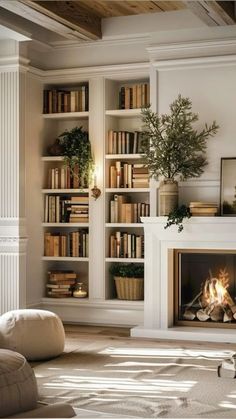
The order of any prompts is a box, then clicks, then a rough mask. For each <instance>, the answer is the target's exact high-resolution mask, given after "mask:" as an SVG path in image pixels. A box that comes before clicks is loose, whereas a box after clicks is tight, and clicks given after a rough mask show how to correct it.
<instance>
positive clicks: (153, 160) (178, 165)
mask: <svg viewBox="0 0 236 419" xmlns="http://www.w3.org/2000/svg"><path fill="white" fill-rule="evenodd" d="M191 108H192V102H191V100H190V99H189V98H184V97H182V96H181V95H179V96H178V98H177V99H176V100H175V101H174V102H173V103H172V104H171V105H170V111H171V112H170V115H167V114H164V115H160V116H159V115H157V114H156V113H154V112H152V111H151V109H150V108H146V109H143V110H142V119H143V122H144V127H143V131H142V133H141V138H142V153H143V154H144V163H145V166H146V167H148V169H149V173H150V176H152V177H153V178H154V179H156V180H159V178H164V182H160V188H159V205H158V206H159V214H158V215H168V214H169V213H170V212H171V211H173V210H174V209H175V208H176V207H177V206H178V195H177V180H178V178H179V179H180V180H186V179H188V178H195V177H199V176H201V174H202V173H203V169H204V167H205V166H206V164H207V160H206V156H205V151H206V147H207V145H206V140H207V138H208V137H209V136H213V135H214V134H215V133H216V132H217V129H218V125H217V124H216V122H215V121H214V122H213V123H212V125H210V126H208V125H207V124H205V128H203V129H202V131H200V132H198V131H197V130H195V129H194V128H193V126H192V124H193V123H194V122H196V121H198V115H197V114H195V113H193V112H192V111H191Z"/></svg>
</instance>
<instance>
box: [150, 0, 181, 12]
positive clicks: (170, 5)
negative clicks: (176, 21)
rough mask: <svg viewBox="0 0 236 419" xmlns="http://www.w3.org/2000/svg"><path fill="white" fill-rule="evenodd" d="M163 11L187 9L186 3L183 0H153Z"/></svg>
mask: <svg viewBox="0 0 236 419" xmlns="http://www.w3.org/2000/svg"><path fill="white" fill-rule="evenodd" d="M153 3H155V4H157V5H158V7H160V9H161V10H162V11H163V12H171V11H175V10H183V9H186V8H187V7H186V5H185V4H184V3H183V1H153Z"/></svg>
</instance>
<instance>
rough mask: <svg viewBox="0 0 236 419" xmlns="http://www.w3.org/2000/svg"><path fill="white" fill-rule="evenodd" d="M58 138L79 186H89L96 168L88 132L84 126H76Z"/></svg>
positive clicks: (66, 162)
mask: <svg viewBox="0 0 236 419" xmlns="http://www.w3.org/2000/svg"><path fill="white" fill-rule="evenodd" d="M58 140H59V144H60V147H61V155H62V156H64V162H65V164H66V165H67V166H68V167H69V168H70V172H71V175H72V176H74V177H77V179H78V182H77V183H78V186H79V187H82V188H83V187H88V184H89V183H90V180H91V175H92V172H93V168H94V165H93V157H92V151H91V144H90V141H89V136H88V132H87V131H85V130H84V129H83V128H82V127H75V128H72V129H71V130H70V131H67V130H66V131H64V132H63V133H62V134H61V135H59V137H58Z"/></svg>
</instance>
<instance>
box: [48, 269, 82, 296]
mask: <svg viewBox="0 0 236 419" xmlns="http://www.w3.org/2000/svg"><path fill="white" fill-rule="evenodd" d="M77 280H78V276H77V274H76V273H75V272H74V271H49V272H48V280H47V284H46V293H47V296H48V297H51V298H68V297H71V296H72V294H73V289H74V287H75V285H76V282H77Z"/></svg>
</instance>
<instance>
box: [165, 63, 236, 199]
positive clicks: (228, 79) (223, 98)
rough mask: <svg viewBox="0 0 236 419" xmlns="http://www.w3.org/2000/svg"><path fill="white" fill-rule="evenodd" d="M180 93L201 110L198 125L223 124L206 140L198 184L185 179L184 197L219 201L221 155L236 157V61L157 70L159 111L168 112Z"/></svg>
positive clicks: (195, 107) (182, 196)
mask: <svg viewBox="0 0 236 419" xmlns="http://www.w3.org/2000/svg"><path fill="white" fill-rule="evenodd" d="M178 94H181V95H182V96H185V97H189V98H190V99H191V100H192V104H193V107H192V109H193V111H194V112H196V113H198V114H199V121H198V122H197V123H196V128H197V129H199V130H200V129H202V128H203V127H204V124H205V122H206V123H207V124H211V123H212V121H213V120H216V122H217V123H218V125H219V126H220V129H219V131H218V132H217V134H216V135H215V136H214V137H210V138H209V139H208V140H207V144H208V148H207V159H208V162H209V164H208V166H206V168H205V171H204V174H203V175H202V176H201V178H199V182H201V183H200V184H199V182H197V183H198V185H196V182H195V185H196V187H194V182H193V183H192V184H191V182H187V183H186V184H185V183H183V188H182V192H181V194H182V195H181V199H182V201H183V202H186V203H188V202H189V200H195V201H196V200H198V199H207V200H209V199H213V200H214V201H216V202H218V201H219V181H220V159H221V157H228V156H231V157H236V141H235V132H236V108H235V97H236V63H235V64H232V65H230V66H227V65H222V66H217V65H214V66H210V67H209V66H208V65H204V64H202V68H201V67H200V66H199V67H198V68H184V66H183V69H174V68H173V70H166V71H165V70H163V71H160V72H159V73H158V111H159V112H160V113H166V112H168V109H169V104H170V103H171V102H172V101H173V100H174V99H175V98H176V97H177V96H178Z"/></svg>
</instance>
